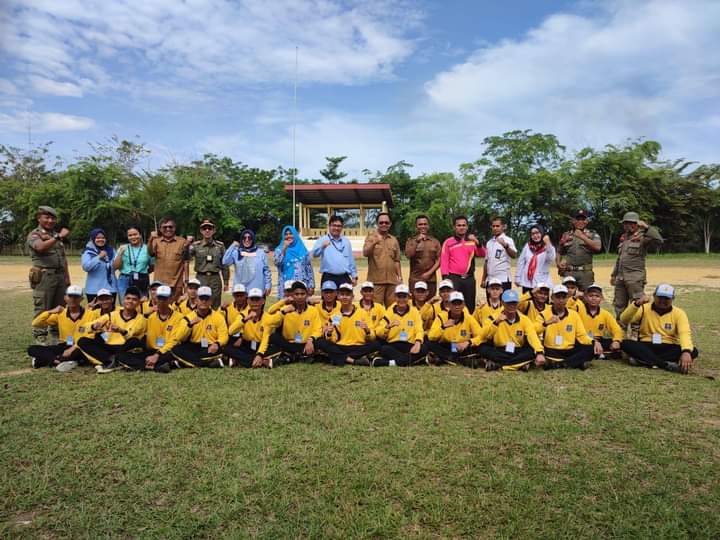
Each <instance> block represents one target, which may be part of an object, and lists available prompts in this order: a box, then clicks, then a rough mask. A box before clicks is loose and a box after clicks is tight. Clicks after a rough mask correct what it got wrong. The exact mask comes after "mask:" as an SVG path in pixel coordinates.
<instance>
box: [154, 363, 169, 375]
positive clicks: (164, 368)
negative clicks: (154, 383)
mask: <svg viewBox="0 0 720 540" xmlns="http://www.w3.org/2000/svg"><path fill="white" fill-rule="evenodd" d="M155 371H156V372H158V373H170V363H169V362H165V363H164V364H160V365H159V366H158V365H156V366H155Z"/></svg>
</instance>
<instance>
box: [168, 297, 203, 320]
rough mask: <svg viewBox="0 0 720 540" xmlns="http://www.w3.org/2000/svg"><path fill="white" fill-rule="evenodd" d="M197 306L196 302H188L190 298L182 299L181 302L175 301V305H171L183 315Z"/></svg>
mask: <svg viewBox="0 0 720 540" xmlns="http://www.w3.org/2000/svg"><path fill="white" fill-rule="evenodd" d="M196 308H197V302H196V303H195V304H192V303H191V302H190V299H189V298H188V299H186V300H183V301H182V302H175V305H173V309H174V310H175V311H179V312H180V313H182V314H183V315H185V316H188V315H190V314H191V313H192V312H193V311H195V309H196Z"/></svg>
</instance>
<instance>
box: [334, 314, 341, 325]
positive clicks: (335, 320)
mask: <svg viewBox="0 0 720 540" xmlns="http://www.w3.org/2000/svg"><path fill="white" fill-rule="evenodd" d="M332 323H333V325H334V326H340V315H333V318H332Z"/></svg>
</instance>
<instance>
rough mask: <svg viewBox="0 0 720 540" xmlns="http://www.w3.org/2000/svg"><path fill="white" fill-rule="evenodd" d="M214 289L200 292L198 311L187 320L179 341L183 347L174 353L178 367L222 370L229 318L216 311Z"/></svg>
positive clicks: (177, 348)
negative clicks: (227, 319) (214, 307)
mask: <svg viewBox="0 0 720 540" xmlns="http://www.w3.org/2000/svg"><path fill="white" fill-rule="evenodd" d="M212 302H213V298H212V289H211V288H210V287H207V286H203V287H200V288H199V289H198V297H197V309H195V311H192V312H191V313H190V314H189V315H186V316H185V324H184V325H183V327H182V331H178V333H177V335H176V337H177V340H178V341H179V343H178V344H177V345H175V346H174V347H173V348H172V349H171V352H172V355H173V356H174V357H175V360H174V362H173V364H174V366H175V367H182V368H186V367H187V368H192V367H211V368H222V367H225V363H224V362H223V360H222V348H223V347H224V346H225V345H226V344H227V342H228V328H227V324H225V317H224V316H223V314H222V313H221V312H220V311H216V310H214V309H213V308H212Z"/></svg>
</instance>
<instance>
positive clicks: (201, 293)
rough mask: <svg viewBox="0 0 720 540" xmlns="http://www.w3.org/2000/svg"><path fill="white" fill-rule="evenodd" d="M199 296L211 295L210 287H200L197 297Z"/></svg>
mask: <svg viewBox="0 0 720 540" xmlns="http://www.w3.org/2000/svg"><path fill="white" fill-rule="evenodd" d="M201 296H212V289H211V288H210V287H200V288H199V289H198V298H200V297H201Z"/></svg>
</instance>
